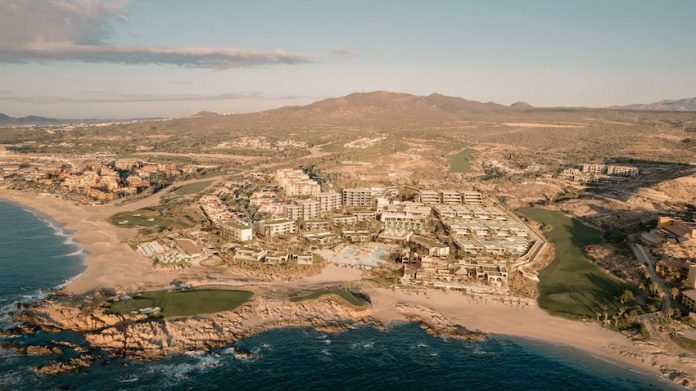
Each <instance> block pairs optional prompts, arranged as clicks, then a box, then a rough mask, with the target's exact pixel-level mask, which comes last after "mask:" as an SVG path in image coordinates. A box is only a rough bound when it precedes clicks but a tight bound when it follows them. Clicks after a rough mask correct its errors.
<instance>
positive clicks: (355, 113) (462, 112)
mask: <svg viewBox="0 0 696 391" xmlns="http://www.w3.org/2000/svg"><path fill="white" fill-rule="evenodd" d="M538 109H541V108H536V107H534V106H531V105H530V104H528V103H526V102H516V103H513V104H512V105H510V106H506V105H502V104H499V103H494V102H487V103H482V102H477V101H473V100H467V99H464V98H459V97H452V96H446V95H442V94H437V93H434V94H430V95H427V96H417V95H412V94H406V93H397V92H388V91H374V92H364V93H353V94H350V95H346V96H344V97H340V98H329V99H324V100H320V101H317V102H314V103H311V104H309V105H306V106H285V107H281V108H278V109H272V110H267V111H263V112H260V113H256V114H258V115H261V116H265V117H269V119H272V118H273V119H274V118H276V117H283V118H284V120H287V121H290V122H300V121H302V120H303V119H304V118H307V117H312V118H314V119H315V120H318V121H320V122H321V121H325V122H327V123H341V122H351V123H360V122H370V123H382V124H388V123H389V121H392V120H399V121H413V122H416V123H417V122H422V121H428V120H431V119H438V120H440V121H457V120H462V119H463V117H465V116H467V115H487V114H514V113H516V112H521V111H532V110H538ZM555 109H562V108H555ZM573 109H583V108H573ZM606 109H612V110H636V111H682V112H683V111H696V97H694V98H686V99H677V100H662V101H659V102H654V103H645V104H631V105H625V106H610V107H607V108H606ZM217 116H218V115H217V114H216V113H213V112H208V111H202V112H199V113H196V114H194V115H192V116H191V117H192V118H206V117H208V118H209V117H217ZM94 121H95V120H69V119H56V118H46V117H39V116H35V115H29V116H26V117H18V118H17V117H10V116H8V115H5V114H2V113H0V126H11V125H57V124H69V123H77V122H94Z"/></svg>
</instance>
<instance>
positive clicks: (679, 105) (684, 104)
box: [611, 97, 696, 111]
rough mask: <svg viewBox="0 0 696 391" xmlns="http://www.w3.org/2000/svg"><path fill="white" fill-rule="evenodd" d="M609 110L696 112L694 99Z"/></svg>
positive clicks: (663, 101) (668, 100)
mask: <svg viewBox="0 0 696 391" xmlns="http://www.w3.org/2000/svg"><path fill="white" fill-rule="evenodd" d="M611 108H612V109H622V110H644V111H696V97H694V98H685V99H666V100H661V101H659V102H653V103H640V104H632V105H626V106H612V107H611Z"/></svg>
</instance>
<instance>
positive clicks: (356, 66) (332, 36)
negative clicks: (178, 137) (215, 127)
mask: <svg viewBox="0 0 696 391" xmlns="http://www.w3.org/2000/svg"><path fill="white" fill-rule="evenodd" d="M695 20H696V1H694V0H661V1H647V0H612V1H606V0H575V1H570V0H568V1H563V0H525V1H521V0H486V1H484V0H468V1H464V0H461V1H459V0H450V1H445V0H439V1H438V0H427V1H426V0H422V1H410V0H398V1H397V0H380V1H374V0H344V1H333V0H286V1H281V0H264V1H231V0H207V1H206V0H201V1H184V0H102V1H99V0H2V1H0V113H5V114H7V115H11V116H24V115H29V114H35V115H42V116H49V117H57V118H114V119H116V118H142V117H185V116H189V115H191V114H193V113H195V112H198V111H201V110H208V111H215V112H219V113H242V112H252V111H260V110H266V109H271V108H276V107H280V106H286V105H303V104H307V103H311V102H313V101H316V100H320V99H324V98H329V97H337V96H343V95H347V94H350V93H353V92H363V91H374V90H387V91H395V92H407V93H412V94H417V95H427V94H430V93H433V92H437V93H442V94H445V95H451V96H460V97H463V98H466V99H472V100H478V101H484V102H487V101H494V102H498V103H503V104H511V103H513V102H516V101H526V102H528V103H530V104H532V105H534V106H588V107H601V106H609V105H618V104H630V103H646V102H653V101H657V100H662V99H676V98H686V97H693V96H696V23H695V22H694V21H695Z"/></svg>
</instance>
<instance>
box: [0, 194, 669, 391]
mask: <svg viewBox="0 0 696 391" xmlns="http://www.w3.org/2000/svg"><path fill="white" fill-rule="evenodd" d="M0 199H3V200H7V201H8V202H12V203H14V204H17V205H19V206H20V207H22V208H25V209H28V210H30V211H32V212H33V213H36V214H37V216H39V217H41V218H46V219H47V221H48V222H50V223H53V224H54V225H56V227H60V229H62V230H63V232H64V233H66V234H69V235H70V237H72V239H73V241H74V242H75V243H77V244H78V245H79V246H80V247H81V248H82V249H83V250H84V255H83V257H82V258H83V263H84V270H83V271H82V272H81V273H80V274H78V275H76V276H74V277H73V278H71V279H69V280H68V281H66V282H65V283H64V284H63V285H64V288H63V290H64V291H65V292H67V293H70V294H79V293H83V292H87V291H90V290H93V289H98V288H101V287H115V288H119V289H124V290H135V289H139V288H140V287H143V286H157V285H159V286H164V285H167V284H168V283H169V282H170V281H172V280H174V279H175V278H176V277H177V276H178V275H179V274H180V273H179V272H176V271H172V272H168V271H153V269H152V265H151V262H150V261H149V260H148V259H147V258H145V257H143V256H141V255H140V254H138V253H137V252H135V251H133V250H132V249H131V248H130V247H129V246H128V245H126V244H124V243H123V242H122V240H124V239H126V238H127V237H129V236H130V235H132V234H134V230H133V229H126V228H119V227H114V226H112V225H111V224H109V223H108V222H107V221H106V220H105V219H106V217H108V216H110V215H111V214H113V213H116V212H117V211H118V210H119V209H121V210H122V209H124V208H125V209H128V208H130V207H131V206H129V205H128V204H126V205H122V206H112V205H105V206H91V205H85V206H82V205H81V206H77V205H75V204H73V203H72V202H70V201H66V200H61V199H57V198H55V197H51V196H45V195H44V196H42V195H39V194H33V193H23V192H17V191H9V190H4V189H0ZM151 201H152V200H148V199H144V200H141V201H139V202H138V203H139V204H142V203H147V202H151ZM355 277H358V278H359V276H351V278H355ZM218 282H222V284H223V285H228V284H226V283H225V282H224V281H218ZM227 282H228V283H229V284H231V285H234V284H239V282H235V281H234V280H233V279H232V278H231V279H230V281H227ZM298 283H299V284H302V283H314V284H320V283H326V281H322V279H320V278H317V276H313V277H309V278H305V279H302V280H299V281H293V282H289V283H285V285H283V284H284V283H277V284H276V283H273V282H272V283H270V284H259V285H258V287H257V288H259V289H264V287H265V286H266V285H268V286H270V287H273V286H274V285H279V286H284V287H287V286H292V285H296V284H298ZM236 286H240V285H236ZM365 291H366V293H367V294H368V295H370V297H371V300H372V310H373V317H374V318H375V319H377V320H380V321H382V322H384V324H391V323H398V322H402V321H408V319H406V318H405V317H404V314H403V312H399V310H398V308H399V307H400V306H411V307H422V308H427V309H431V310H433V311H437V312H439V313H440V314H442V315H443V316H445V317H446V318H447V319H448V320H449V321H450V322H451V323H453V324H460V325H462V326H464V327H466V328H467V329H469V330H477V331H481V332H483V333H486V334H491V335H501V336H509V337H519V338H528V339H532V340H537V341H540V342H543V343H551V344H558V345H562V346H567V347H570V348H574V349H577V350H579V351H583V352H585V353H588V354H592V355H596V356H598V357H599V358H601V359H607V360H610V361H612V362H613V363H615V365H626V366H628V367H630V368H633V369H635V370H637V371H640V372H642V373H649V374H653V375H657V376H658V377H660V378H663V379H664V376H663V372H662V371H661V369H662V368H661V367H660V365H658V364H655V363H654V362H653V361H652V360H651V359H650V357H646V356H645V355H644V354H641V352H640V351H636V349H635V348H636V347H635V345H634V343H633V342H632V341H631V340H630V339H629V338H628V337H626V336H624V335H623V334H620V333H618V332H615V331H611V330H608V329H605V328H602V327H600V326H599V325H597V324H596V323H594V322H582V321H575V320H570V319H566V318H561V317H558V316H553V315H550V314H549V313H547V312H546V311H544V310H543V309H541V308H540V307H539V306H538V305H537V304H536V301H534V302H533V303H532V304H530V305H526V306H524V307H520V306H513V305H511V304H505V303H502V302H499V301H498V300H497V298H496V297H495V296H485V297H484V298H483V299H476V298H474V297H471V296H466V295H463V294H460V293H456V292H445V291H429V292H428V293H427V295H414V294H413V293H412V292H409V291H405V290H396V291H393V290H389V289H386V288H372V287H367V288H366V289H365ZM667 367H669V366H667Z"/></svg>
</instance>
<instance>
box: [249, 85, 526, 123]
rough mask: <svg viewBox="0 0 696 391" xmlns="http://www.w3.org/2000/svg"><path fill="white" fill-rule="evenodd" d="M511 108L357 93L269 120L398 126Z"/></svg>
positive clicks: (269, 113)
mask: <svg viewBox="0 0 696 391" xmlns="http://www.w3.org/2000/svg"><path fill="white" fill-rule="evenodd" d="M512 112H514V110H513V109H512V108H510V107H508V106H504V105H501V104H497V103H493V102H488V103H481V102H477V101H471V100H466V99H463V98H457V97H450V96H445V95H441V94H431V95H428V96H416V95H411V94H404V93H396V92H387V91H375V92H365V93H353V94H350V95H347V96H344V97H340V98H330V99H324V100H321V101H318V102H315V103H312V104H310V105H307V106H287V107H282V108H279V109H274V110H269V111H265V112H263V113H262V114H263V115H264V116H265V117H267V118H268V117H281V116H282V117H283V118H285V119H286V120H288V121H290V122H294V121H295V120H302V121H310V122H315V123H333V124H345V123H351V124H373V125H380V124H383V125H386V124H388V125H390V126H394V125H396V126H398V125H400V124H403V123H404V122H411V123H431V124H432V123H442V122H447V121H457V120H465V119H467V118H469V117H471V116H481V115H484V116H485V115H491V114H505V113H512Z"/></svg>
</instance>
